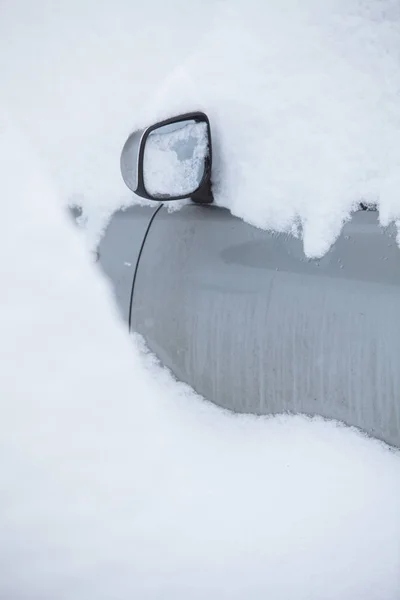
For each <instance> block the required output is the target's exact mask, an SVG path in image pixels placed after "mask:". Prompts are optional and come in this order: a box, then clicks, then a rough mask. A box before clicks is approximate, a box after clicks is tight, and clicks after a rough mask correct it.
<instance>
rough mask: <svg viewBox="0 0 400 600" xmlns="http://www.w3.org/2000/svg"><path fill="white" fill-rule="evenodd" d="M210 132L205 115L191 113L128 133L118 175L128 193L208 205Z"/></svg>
mask: <svg viewBox="0 0 400 600" xmlns="http://www.w3.org/2000/svg"><path fill="white" fill-rule="evenodd" d="M211 164H212V152H211V130H210V122H209V120H208V117H207V115H205V114H204V113H201V112H193V113H188V114H184V115H180V116H178V117H173V118H172V119H167V120H165V121H161V122H160V123H156V124H155V125H151V127H147V128H146V129H144V130H141V131H135V132H134V133H132V134H131V135H130V136H129V138H128V139H127V141H126V142H125V145H124V147H123V149H122V154H121V173H122V177H123V180H124V181H125V183H126V185H127V186H128V188H129V189H130V190H132V191H133V192H135V194H138V195H139V196H141V197H142V198H147V199H148V200H160V201H165V200H180V199H182V198H192V200H193V201H194V202H199V203H204V204H210V203H211V202H212V201H213V196H212V191H211Z"/></svg>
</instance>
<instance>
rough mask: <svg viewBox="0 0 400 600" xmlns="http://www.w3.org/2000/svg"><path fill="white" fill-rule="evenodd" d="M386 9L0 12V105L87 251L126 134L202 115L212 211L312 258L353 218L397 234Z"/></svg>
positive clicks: (393, 46)
mask: <svg viewBox="0 0 400 600" xmlns="http://www.w3.org/2000/svg"><path fill="white" fill-rule="evenodd" d="M399 16H400V5H399V4H398V2H397V1H396V0H364V1H362V0H325V1H323V2H322V1H320V0H305V1H304V2H301V3H300V2H296V1H295V0H280V1H278V0H274V1H273V2H271V1H270V2H263V1H261V0H231V1H229V2H227V1H221V0H206V1H204V0H191V1H190V2H186V1H185V2H184V1H183V0H170V1H169V2H161V0H148V1H147V2H143V3H138V2H135V3H132V2H131V1H130V0H116V1H115V2H113V3H112V2H110V1H105V2H101V3H99V2H97V1H95V0H70V1H69V2H60V3H58V4H57V9H56V10H55V9H54V4H53V2H51V0H41V1H40V2H36V3H32V2H30V1H29V0H2V2H1V6H0V70H1V76H2V96H4V97H5V98H7V99H8V100H9V101H10V102H11V103H12V105H13V107H14V110H15V112H16V114H17V115H18V116H19V117H20V118H21V119H23V120H24V123H25V125H26V127H27V128H28V129H29V131H30V132H31V134H32V135H33V137H34V139H35V140H36V141H37V143H38V144H39V146H40V147H41V149H42V151H43V154H44V155H45V156H46V157H47V158H48V161H49V163H50V164H51V167H52V169H53V172H54V173H55V174H56V176H57V179H58V180H59V181H60V183H61V184H62V191H63V194H64V198H66V199H68V200H69V201H71V202H78V203H81V204H84V206H85V210H86V213H87V215H88V217H89V219H90V220H91V230H92V232H93V236H94V237H96V235H97V234H98V232H99V230H100V229H101V228H102V226H104V222H105V219H106V218H107V216H108V215H109V213H110V211H111V210H112V209H114V208H116V207H117V206H120V205H123V204H128V203H132V202H133V201H134V198H133V197H132V194H131V193H130V192H129V191H128V190H126V189H124V186H123V184H122V182H121V178H120V174H119V163H118V158H119V154H120V150H121V148H122V145H123V143H124V141H125V139H126V137H127V136H128V134H129V133H130V132H131V131H132V130H134V129H136V128H139V127H141V126H143V125H146V124H151V123H152V122H154V121H155V120H157V119H159V118H164V117H169V116H172V115H174V114H176V113H178V112H187V111H190V110H196V109H202V110H205V111H206V112H207V113H208V114H209V116H210V118H211V124H212V130H213V135H214V145H215V152H214V173H213V180H214V191H215V197H216V201H217V202H218V203H219V204H222V205H225V206H228V207H229V208H230V209H231V211H232V212H233V213H234V214H236V215H239V216H240V217H243V218H244V219H245V220H247V221H249V222H250V223H253V224H255V225H257V226H258V227H262V228H274V229H278V230H290V231H299V232H301V233H302V235H303V236H304V247H305V252H306V254H307V255H309V256H317V255H321V254H323V253H324V252H326V251H327V249H328V248H329V246H330V244H331V243H332V242H333V241H334V240H335V238H336V237H337V235H338V234H339V232H340V229H341V226H342V223H343V221H344V220H345V219H347V218H349V215H350V212H351V209H352V207H353V206H354V205H355V204H356V203H357V202H359V201H360V200H364V201H366V202H376V203H377V204H378V206H379V210H380V218H381V221H382V223H383V224H387V223H388V222H389V221H391V220H394V221H397V220H399V219H400V199H399V192H398V190H399V189H400V185H399V184H400V181H399V178H400V175H399V164H400V102H399V89H400V65H399V51H400V20H399Z"/></svg>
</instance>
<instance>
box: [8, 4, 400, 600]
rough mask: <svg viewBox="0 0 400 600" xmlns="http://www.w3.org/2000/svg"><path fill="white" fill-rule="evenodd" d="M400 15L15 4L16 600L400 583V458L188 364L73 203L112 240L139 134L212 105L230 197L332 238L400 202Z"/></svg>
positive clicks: (369, 589)
mask: <svg viewBox="0 0 400 600" xmlns="http://www.w3.org/2000/svg"><path fill="white" fill-rule="evenodd" d="M329 11H334V12H335V14H336V18H335V19H334V20H332V21H330V20H329V19H328V17H329V15H330V14H331V13H329ZM351 13H352V16H351ZM397 17H398V8H397V5H396V3H395V2H392V3H391V2H389V1H388V0H382V1H381V2H370V3H368V2H365V3H361V2H359V3H356V2H355V0H348V2H347V3H346V4H345V3H344V1H343V2H341V1H340V0H337V2H331V1H327V2H324V3H323V4H322V3H318V2H315V1H314V2H313V0H307V2H304V3H302V6H301V12H300V9H299V8H297V4H296V3H293V2H290V1H288V0H286V1H284V2H281V3H279V4H278V3H275V2H274V3H269V4H267V5H266V4H265V3H261V2H260V3H258V2H255V1H254V0H247V1H246V2H244V1H243V2H241V1H239V0H237V1H232V2H229V3H228V2H223V1H221V2H218V1H217V0H215V1H214V2H213V1H212V0H209V1H208V2H204V0H198V1H196V0H191V2H190V3H189V2H183V1H180V0H170V1H169V2H168V3H161V2H156V1H155V0H148V2H147V3H143V4H141V5H140V6H139V5H136V3H135V4H133V3H132V2H131V1H128V0H126V1H124V0H114V2H113V3H112V4H111V3H109V2H107V1H104V2H101V3H99V2H97V1H95V0H80V1H79V2H78V1H75V0H69V1H68V2H60V3H57V5H56V8H55V4H54V3H53V2H50V0H41V1H40V2H37V3H30V2H27V1H22V0H12V1H11V0H2V2H1V4H0V76H1V82H2V99H1V100H2V103H4V107H3V106H2V107H1V110H0V181H1V191H2V206H3V210H2V218H1V222H0V227H1V235H0V276H1V282H2V294H1V297H0V331H1V335H0V363H1V365H2V368H1V376H0V398H1V401H2V412H1V419H0V473H1V476H0V507H1V509H0V598H1V599H3V598H4V599H5V600H19V599H21V600H22V599H23V600H30V599H32V600H37V599H40V600H54V599H55V598H57V600H58V599H59V600H70V599H71V600H72V599H73V600H88V599H90V600H109V599H110V598H112V599H113V600H128V599H129V600H131V599H132V598H146V599H151V600H153V599H157V600H158V599H160V598H163V599H169V598H171V599H172V598H173V599H174V600H180V598H182V599H185V600H187V599H188V598H190V599H194V600H196V599H204V598H207V599H213V598H216V599H217V598H218V600H219V599H221V598H229V600H235V599H238V600H239V599H240V600H242V599H243V600H244V599H246V600H247V598H254V599H261V598H274V599H275V598H276V599H282V600H292V599H293V600H313V599H315V600H356V599H360V600H361V599H362V600H382V598H384V599H385V600H397V599H398V598H399V595H400V504H399V498H400V455H399V453H398V452H397V451H394V450H393V449H390V448H388V447H387V446H385V445H383V444H382V443H379V442H377V441H374V440H371V439H368V438H366V437H364V436H362V435H361V434H360V433H358V432H356V431H353V430H351V429H348V428H345V427H341V426H339V425H338V424H336V423H333V422H326V421H323V420H320V419H314V420H310V419H306V418H305V417H277V418H270V419H268V418H255V417H250V416H243V415H242V416H238V415H236V416H235V415H232V414H228V413H225V412H223V411H221V410H219V409H217V408H216V407H214V406H212V405H210V404H208V403H207V402H205V401H204V400H202V399H201V398H199V397H197V396H196V395H195V394H194V392H193V391H191V390H190V389H189V388H188V387H187V386H184V385H182V384H179V383H177V382H175V381H173V379H172V377H171V376H170V374H169V373H168V372H166V371H165V370H163V369H162V368H161V367H160V366H159V365H157V364H156V363H155V359H154V358H153V357H152V356H150V355H148V354H145V353H144V352H143V347H142V345H143V344H142V341H141V340H140V339H136V340H132V339H129V336H128V335H127V333H126V332H125V331H124V327H123V325H122V323H120V322H119V319H118V315H117V310H116V307H115V305H114V301H113V298H112V292H111V290H110V288H109V287H108V285H107V283H106V282H105V281H104V280H102V279H101V278H100V277H99V273H98V271H97V269H96V266H95V265H94V264H93V263H94V261H93V259H92V258H91V255H90V253H88V252H87V249H86V248H85V244H84V243H83V240H82V238H81V237H80V235H79V234H78V231H77V230H76V229H75V228H74V227H73V226H72V224H71V222H70V221H69V220H68V217H67V211H66V210H65V204H66V203H67V202H77V203H81V204H82V205H83V206H84V211H85V217H86V218H87V223H88V231H87V234H88V236H89V240H91V243H93V242H94V241H95V238H96V236H98V235H99V232H100V231H101V228H102V227H103V226H104V224H105V222H106V219H107V217H108V216H109V214H110V213H111V212H112V211H113V210H114V209H115V208H116V207H118V206H120V205H123V204H127V203H130V202H132V201H133V198H132V195H131V194H130V192H129V191H128V190H126V188H125V187H124V185H123V183H122V181H121V178H120V174H119V153H120V150H121V148H122V145H123V143H124V141H125V138H126V136H127V134H128V133H129V131H131V130H132V129H134V128H136V127H141V126H143V125H144V124H146V123H148V122H151V121H154V119H157V118H163V117H165V116H170V115H171V114H174V113H175V112H176V111H177V110H179V111H182V112H183V111H187V110H196V109H203V110H206V112H208V113H209V115H210V117H211V119H212V127H213V133H214V138H213V141H214V150H215V152H214V156H216V157H218V156H219V158H216V163H215V175H214V180H215V191H216V196H217V200H218V202H220V203H223V204H227V205H229V206H230V208H231V210H232V211H233V212H235V213H236V214H240V215H241V216H243V217H244V218H246V219H247V220H249V221H250V222H254V223H256V224H257V225H260V226H271V225H274V226H275V227H277V228H285V227H289V226H290V227H291V226H292V225H293V223H294V224H297V223H298V221H299V220H300V221H303V223H304V236H305V238H304V239H305V247H306V250H307V252H308V253H309V254H316V253H318V252H322V251H324V250H325V249H326V248H327V247H328V245H329V243H331V241H332V240H333V239H334V236H335V235H336V234H337V232H338V231H339V229H340V223H341V220H342V219H343V218H346V215H348V211H349V207H350V205H351V203H352V202H353V201H354V199H355V198H354V196H355V195H357V194H358V193H360V191H362V193H363V196H364V197H365V198H366V199H374V198H375V197H376V195H378V194H379V195H380V196H381V197H380V200H379V202H380V210H381V217H382V218H383V219H385V220H390V219H398V218H399V214H398V212H399V210H398V209H399V204H398V200H397V196H396V194H395V193H394V189H395V187H396V188H397V183H396V181H397V175H396V173H395V171H394V167H393V166H394V164H395V163H396V160H397V152H398V140H397V124H398V113H397V111H398V110H399V109H398V107H397V106H396V104H395V103H394V98H395V95H396V91H397V84H398V77H399V75H398V73H397V72H396V70H397V51H398V49H397V46H396V41H397V36H398V23H397ZM372 23H373V25H374V27H372V25H371V26H370V24H372ZM350 25H351V27H350ZM322 26H323V27H325V29H321V27H322ZM350 30H351V31H350ZM342 34H343V36H342ZM350 34H351V35H350ZM339 37H340V39H341V40H342V41H343V47H341V52H339V47H338V40H339ZM266 42H268V43H266ZM362 51H364V52H362ZM144 57H145V59H144ZM343 57H345V59H344V58H343ZM328 67H329V69H328ZM356 67H358V68H357V69H356ZM282 73H283V74H285V76H284V77H283V76H282ZM322 75H323V77H322ZM288 92H290V97H288V96H289V93H288ZM322 99H323V100H324V102H322ZM195 104H196V105H195ZM310 105H311V108H310ZM7 107H8V108H7ZM10 107H12V111H13V117H10V118H9V117H8V116H7V114H8V109H9V108H10ZM14 122H16V123H18V127H17V126H16V125H14V124H13V123H14ZM366 124H368V127H366ZM289 142H290V143H289ZM320 142H321V143H320ZM330 158H331V159H332V160H329V159H330ZM288 167H290V168H288ZM351 167H352V168H351ZM396 193H397V192H396Z"/></svg>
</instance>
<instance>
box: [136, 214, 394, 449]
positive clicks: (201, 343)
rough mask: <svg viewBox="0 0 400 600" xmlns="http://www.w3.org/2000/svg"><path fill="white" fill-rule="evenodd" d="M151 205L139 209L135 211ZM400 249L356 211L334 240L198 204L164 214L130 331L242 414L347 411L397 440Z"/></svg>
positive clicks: (146, 255) (349, 417) (352, 420)
mask: <svg viewBox="0 0 400 600" xmlns="http://www.w3.org/2000/svg"><path fill="white" fill-rule="evenodd" d="M138 210H140V209H138ZM399 259H400V251H399V249H398V247H397V245H396V239H395V232H394V231H392V230H391V229H387V230H383V229H382V228H380V227H379V225H378V222H377V217H376V213H374V212H368V211H366V212H362V211H360V212H357V213H355V214H354V216H353V219H352V220H351V222H349V223H347V224H346V225H345V227H344V230H343V233H342V235H341V236H340V238H339V239H338V240H337V242H336V243H335V245H334V246H333V247H332V249H331V250H330V251H329V252H328V254H327V255H326V256H324V257H323V258H322V259H320V260H308V259H307V258H306V257H305V256H304V253H303V249H302V242H301V240H298V239H295V238H294V237H292V236H288V235H285V234H276V233H271V232H267V231H262V230H258V229H256V228H254V227H252V226H250V225H248V224H246V223H244V222H243V221H242V220H241V219H238V218H235V217H233V216H232V215H231V214H230V213H229V212H228V211H227V210H224V209H221V208H218V207H214V206H210V207H201V206H196V205H194V204H192V205H188V206H186V207H184V208H183V209H182V210H180V211H177V212H174V213H170V212H168V211H167V210H166V209H165V208H162V209H161V210H159V211H158V212H157V215H156V217H155V218H154V221H153V223H152V226H151V229H150V233H149V235H148V237H147V240H146V243H145V244H144V246H143V248H142V254H141V258H140V262H139V264H138V268H137V272H136V278H135V286H134V293H133V303H132V306H131V311H132V314H131V318H132V323H131V325H132V329H134V330H135V331H137V332H139V333H140V334H142V335H143V336H144V337H145V339H146V341H147V344H148V346H149V347H150V349H151V350H152V351H153V352H155V354H156V355H157V356H158V357H159V359H160V360H161V362H162V363H163V364H164V365H166V366H167V367H169V368H170V369H171V370H172V372H173V373H174V375H175V376H176V377H177V378H178V379H180V380H182V381H184V382H187V383H189V384H190V385H191V386H193V387H194V389H195V390H196V391H197V392H199V393H200V394H202V395H203V396H204V397H205V398H207V399H209V400H211V401H212V402H215V403H216V404H218V405H220V406H222V407H224V408H227V409H230V410H233V411H238V412H248V413H255V414H276V413H282V412H293V413H306V414H309V415H321V416H323V417H328V418H334V419H339V420H341V421H344V422H345V423H347V424H349V425H353V426H356V427H359V428H361V429H363V430H364V431H366V432H367V433H369V434H371V435H373V436H375V437H378V438H380V439H382V440H385V441H386V442H388V443H390V444H393V445H398V446H400V316H399V309H400V260H399Z"/></svg>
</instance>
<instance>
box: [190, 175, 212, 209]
mask: <svg viewBox="0 0 400 600" xmlns="http://www.w3.org/2000/svg"><path fill="white" fill-rule="evenodd" d="M190 199H191V200H192V202H195V203H196V204H212V203H213V202H214V196H213V193H212V189H211V181H210V180H208V181H207V185H206V186H202V187H201V188H200V189H199V190H197V192H195V193H194V194H193V195H192V196H191V197H190Z"/></svg>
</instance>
